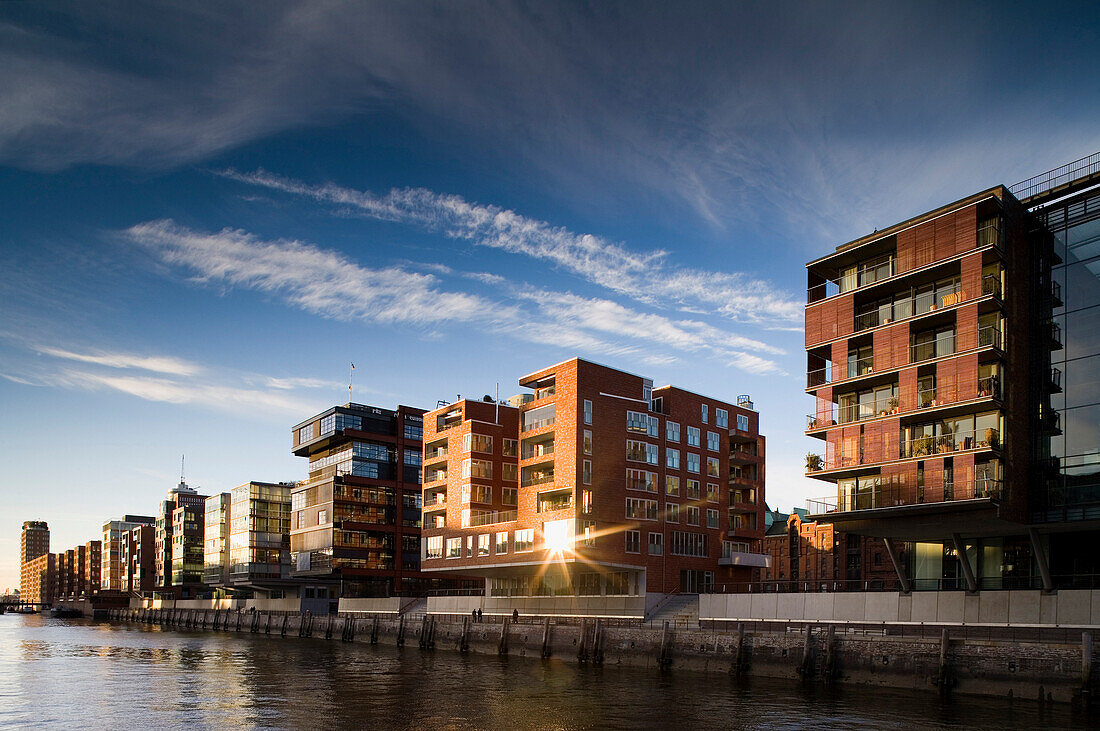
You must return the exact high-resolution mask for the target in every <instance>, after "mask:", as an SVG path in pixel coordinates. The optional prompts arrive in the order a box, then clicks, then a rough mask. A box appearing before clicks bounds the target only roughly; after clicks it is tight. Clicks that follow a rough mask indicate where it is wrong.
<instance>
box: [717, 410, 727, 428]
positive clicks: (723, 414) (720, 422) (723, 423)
mask: <svg viewBox="0 0 1100 731" xmlns="http://www.w3.org/2000/svg"><path fill="white" fill-rule="evenodd" d="M714 425H715V426H716V427H718V428H719V429H727V428H729V425H730V414H729V412H728V411H726V410H725V409H715V410H714Z"/></svg>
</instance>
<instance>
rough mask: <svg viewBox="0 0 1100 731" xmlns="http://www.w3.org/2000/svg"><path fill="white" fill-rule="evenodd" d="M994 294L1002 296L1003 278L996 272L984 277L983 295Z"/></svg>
mask: <svg viewBox="0 0 1100 731" xmlns="http://www.w3.org/2000/svg"><path fill="white" fill-rule="evenodd" d="M990 294H991V295H993V296H994V297H997V298H998V299H1000V297H1001V278H1000V277H999V276H997V275H996V274H986V275H985V276H983V277H982V296H983V297H984V296H986V295H990Z"/></svg>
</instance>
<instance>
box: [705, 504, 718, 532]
mask: <svg viewBox="0 0 1100 731" xmlns="http://www.w3.org/2000/svg"><path fill="white" fill-rule="evenodd" d="M707 527H708V528H717V527H718V511H717V510H714V509H713V508H707Z"/></svg>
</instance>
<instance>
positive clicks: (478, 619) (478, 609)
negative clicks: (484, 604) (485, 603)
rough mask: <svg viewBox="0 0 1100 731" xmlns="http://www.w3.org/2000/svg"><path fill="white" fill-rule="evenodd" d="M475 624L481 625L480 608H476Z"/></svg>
mask: <svg viewBox="0 0 1100 731" xmlns="http://www.w3.org/2000/svg"><path fill="white" fill-rule="evenodd" d="M477 623H478V624H481V607H478V608H477Z"/></svg>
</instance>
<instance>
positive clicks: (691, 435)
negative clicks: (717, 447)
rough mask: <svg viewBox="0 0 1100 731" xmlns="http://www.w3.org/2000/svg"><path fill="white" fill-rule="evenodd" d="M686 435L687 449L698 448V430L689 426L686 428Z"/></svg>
mask: <svg viewBox="0 0 1100 731" xmlns="http://www.w3.org/2000/svg"><path fill="white" fill-rule="evenodd" d="M687 433H688V435H687V436H688V439H687V444H688V446H689V447H698V446H699V434H700V432H699V428H698V427H694V426H689V427H688V428H687Z"/></svg>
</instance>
